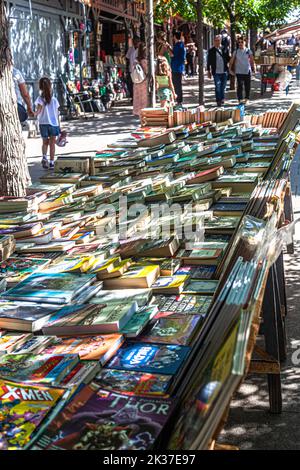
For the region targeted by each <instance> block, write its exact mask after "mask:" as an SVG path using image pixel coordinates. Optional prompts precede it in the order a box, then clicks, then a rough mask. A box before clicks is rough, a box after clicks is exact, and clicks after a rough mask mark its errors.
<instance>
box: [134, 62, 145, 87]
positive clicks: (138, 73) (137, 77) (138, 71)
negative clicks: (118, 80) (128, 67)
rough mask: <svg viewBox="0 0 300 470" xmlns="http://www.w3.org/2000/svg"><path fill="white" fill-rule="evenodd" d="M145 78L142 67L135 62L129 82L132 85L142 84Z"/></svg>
mask: <svg viewBox="0 0 300 470" xmlns="http://www.w3.org/2000/svg"><path fill="white" fill-rule="evenodd" d="M145 78H146V75H145V72H144V70H143V68H142V66H141V65H140V64H139V63H138V62H137V63H136V64H134V66H133V69H132V72H131V80H132V82H133V83H142V82H143V81H144V80H145Z"/></svg>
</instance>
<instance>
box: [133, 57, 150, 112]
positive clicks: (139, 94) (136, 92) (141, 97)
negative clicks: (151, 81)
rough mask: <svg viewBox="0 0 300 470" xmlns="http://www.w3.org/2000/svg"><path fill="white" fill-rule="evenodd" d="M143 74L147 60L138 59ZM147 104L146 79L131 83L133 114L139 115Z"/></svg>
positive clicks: (145, 70)
mask: <svg viewBox="0 0 300 470" xmlns="http://www.w3.org/2000/svg"><path fill="white" fill-rule="evenodd" d="M140 65H141V66H142V68H143V70H144V72H145V74H147V60H146V59H142V60H141V61H140ZM147 106H148V93H147V79H146V80H144V81H143V82H142V83H134V84H133V114H135V115H137V116H140V115H141V110H142V109H143V108H147Z"/></svg>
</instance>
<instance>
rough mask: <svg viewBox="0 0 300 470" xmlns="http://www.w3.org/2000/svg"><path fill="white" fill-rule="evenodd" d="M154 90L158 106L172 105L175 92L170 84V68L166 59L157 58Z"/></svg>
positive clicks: (171, 83)
mask: <svg viewBox="0 0 300 470" xmlns="http://www.w3.org/2000/svg"><path fill="white" fill-rule="evenodd" d="M155 78H156V89H157V93H158V98H159V100H160V106H161V107H162V108H163V107H165V106H166V105H168V106H170V105H173V104H174V102H175V98H176V95H175V90H174V86H173V82H172V75H171V68H170V65H169V62H168V61H167V59H166V57H162V56H159V57H158V58H157V66H156V77H155Z"/></svg>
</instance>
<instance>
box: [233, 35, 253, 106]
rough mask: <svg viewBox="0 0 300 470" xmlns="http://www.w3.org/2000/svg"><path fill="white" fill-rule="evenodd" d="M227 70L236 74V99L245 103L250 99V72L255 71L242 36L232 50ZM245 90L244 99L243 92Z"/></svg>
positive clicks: (249, 52)
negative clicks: (235, 47)
mask: <svg viewBox="0 0 300 470" xmlns="http://www.w3.org/2000/svg"><path fill="white" fill-rule="evenodd" d="M229 72H230V73H231V74H232V75H236V79H237V99H238V101H239V103H242V102H244V103H245V104H247V103H248V102H249V99H250V90H251V72H253V73H255V63H254V60H253V54H252V52H251V50H250V49H249V48H248V47H246V40H245V39H244V38H243V37H240V38H239V39H238V48H237V49H236V50H235V51H234V53H233V55H232V57H231V59H230V62H229ZM244 90H245V99H244V98H243V92H244Z"/></svg>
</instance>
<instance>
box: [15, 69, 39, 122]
mask: <svg viewBox="0 0 300 470" xmlns="http://www.w3.org/2000/svg"><path fill="white" fill-rule="evenodd" d="M13 82H14V87H15V92H16V96H17V104H18V115H19V120H20V122H21V123H23V122H25V121H26V120H27V119H28V116H30V117H33V115H34V114H33V110H32V104H31V98H30V95H29V93H28V89H27V86H26V83H25V80H24V77H23V75H22V73H21V72H20V70H18V69H16V68H15V67H13ZM24 103H25V104H26V107H27V111H26V108H25V107H24Z"/></svg>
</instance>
